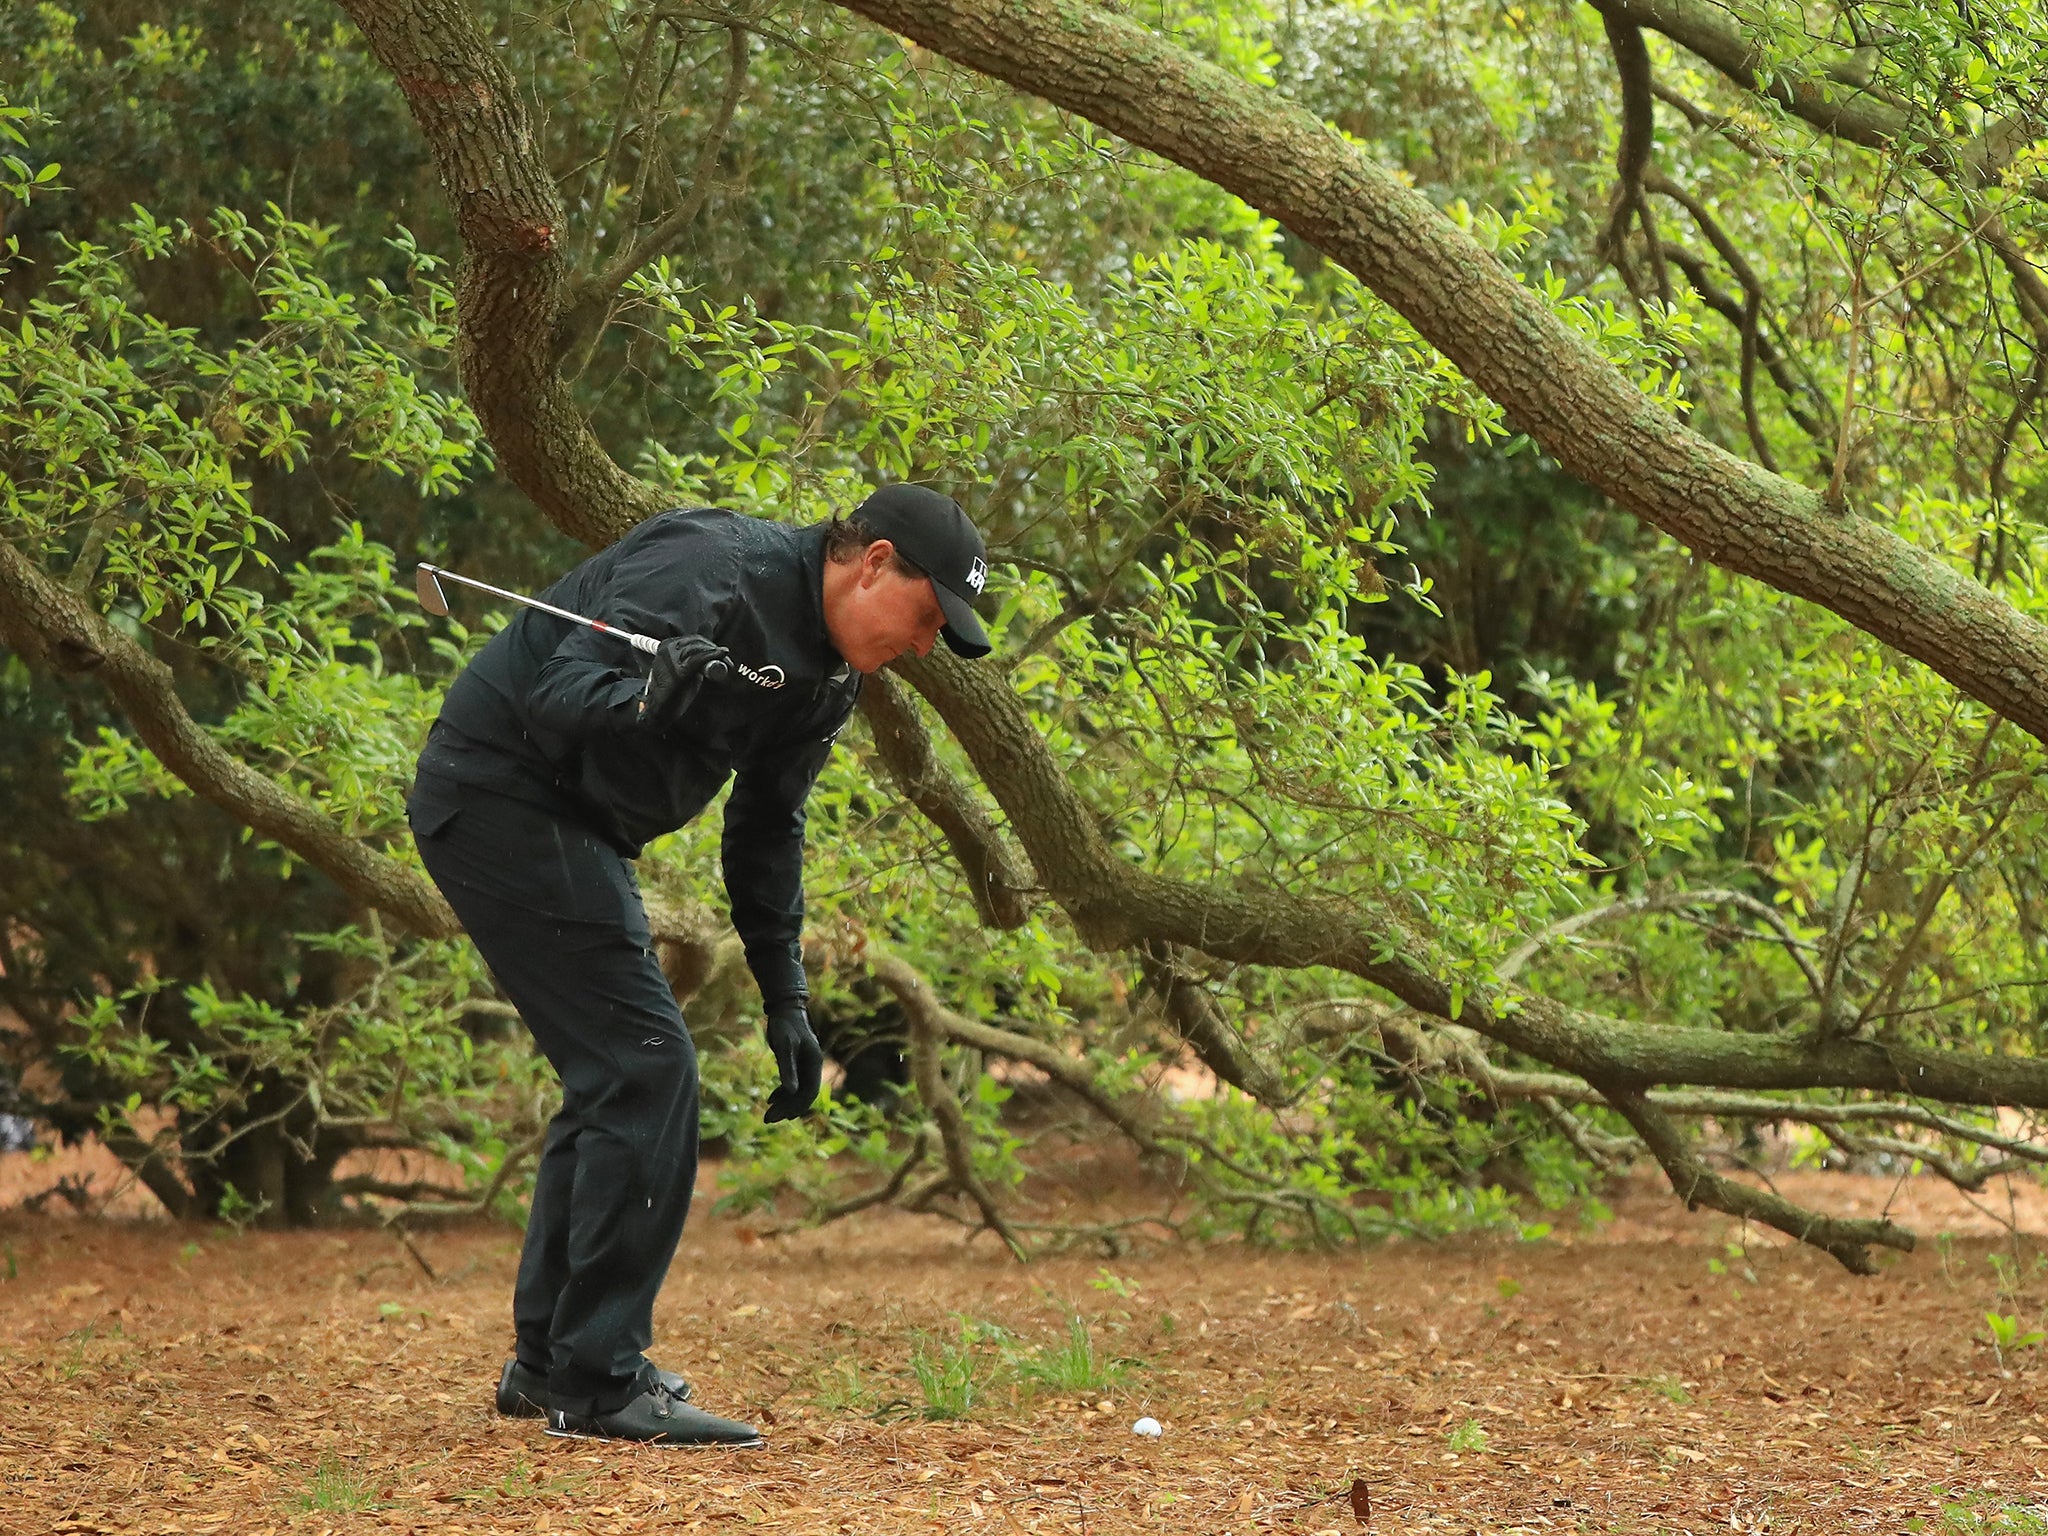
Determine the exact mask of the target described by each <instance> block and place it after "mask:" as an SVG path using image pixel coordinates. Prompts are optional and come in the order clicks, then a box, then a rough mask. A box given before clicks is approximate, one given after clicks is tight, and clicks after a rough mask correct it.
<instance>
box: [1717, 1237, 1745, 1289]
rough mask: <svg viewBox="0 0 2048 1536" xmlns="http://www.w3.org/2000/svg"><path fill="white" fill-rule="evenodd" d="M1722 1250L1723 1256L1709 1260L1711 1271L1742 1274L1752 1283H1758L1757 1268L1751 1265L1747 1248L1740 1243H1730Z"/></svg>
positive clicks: (1720, 1273) (1721, 1273)
mask: <svg viewBox="0 0 2048 1536" xmlns="http://www.w3.org/2000/svg"><path fill="white" fill-rule="evenodd" d="M1721 1252H1722V1255H1723V1257H1722V1258H1720V1259H1709V1260H1707V1269H1708V1271H1709V1272H1710V1273H1713V1274H1716V1275H1730V1274H1734V1275H1740V1276H1742V1278H1743V1279H1745V1280H1747V1281H1748V1282H1749V1283H1750V1284H1751V1285H1755V1284H1756V1270H1755V1269H1753V1268H1752V1267H1751V1266H1750V1262H1749V1250H1748V1249H1747V1248H1745V1247H1744V1246H1743V1245H1742V1244H1740V1243H1728V1244H1725V1245H1724V1246H1723V1247H1722V1249H1721ZM1724 1260H1725V1262H1724Z"/></svg>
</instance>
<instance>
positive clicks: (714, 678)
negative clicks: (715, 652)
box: [704, 656, 732, 684]
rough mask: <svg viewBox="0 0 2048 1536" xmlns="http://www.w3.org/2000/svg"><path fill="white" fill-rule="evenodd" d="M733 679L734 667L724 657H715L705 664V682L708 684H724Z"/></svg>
mask: <svg viewBox="0 0 2048 1536" xmlns="http://www.w3.org/2000/svg"><path fill="white" fill-rule="evenodd" d="M731 677H732V667H731V666H730V665H729V664H728V663H727V662H726V660H725V658H724V657H722V656H714V657H712V658H711V659H710V660H709V661H707V662H705V663H704V680H705V681H706V682H707V683H712V684H723V683H725V682H726V681H727V680H728V679H730V678H731Z"/></svg>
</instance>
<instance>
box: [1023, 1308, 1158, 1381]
mask: <svg viewBox="0 0 2048 1536" xmlns="http://www.w3.org/2000/svg"><path fill="white" fill-rule="evenodd" d="M1016 1370H1017V1375H1018V1377H1019V1378H1020V1379H1021V1380H1023V1381H1024V1382H1026V1383H1028V1384H1030V1385H1031V1386H1034V1387H1039V1388H1042V1389H1044V1390H1046V1391H1049V1392H1106V1391H1108V1390H1109V1389H1110V1388H1112V1387H1114V1386H1116V1385H1117V1384H1118V1383H1119V1382H1121V1381H1122V1380H1123V1378H1124V1377H1125V1376H1126V1375H1128V1374H1129V1372H1130V1366H1129V1365H1128V1363H1126V1362H1124V1361H1121V1360H1108V1359H1105V1358H1103V1356H1102V1354H1101V1353H1100V1352H1099V1351H1098V1350H1097V1349H1096V1346H1095V1335H1094V1334H1093V1333H1092V1332H1091V1331H1090V1329H1089V1327H1088V1320H1087V1319H1086V1318H1084V1317H1083V1316H1081V1314H1080V1313H1078V1312H1072V1313H1069V1314H1068V1315H1067V1330H1066V1333H1065V1335H1064V1336H1062V1337H1060V1338H1057V1339H1055V1340H1054V1341H1053V1342H1051V1343H1049V1344H1040V1345H1037V1346H1035V1347H1034V1348H1033V1349H1031V1350H1030V1351H1029V1352H1028V1353H1025V1354H1022V1355H1019V1356H1018V1357H1017V1360H1016Z"/></svg>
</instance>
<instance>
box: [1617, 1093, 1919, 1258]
mask: <svg viewBox="0 0 2048 1536" xmlns="http://www.w3.org/2000/svg"><path fill="white" fill-rule="evenodd" d="M1595 1086H1597V1087H1600V1089H1601V1092H1603V1093H1604V1094H1606V1096H1607V1102H1608V1103H1610V1104H1612V1105H1613V1106H1614V1108H1615V1109H1616V1110H1618V1111H1619V1112H1620V1114H1621V1116H1622V1118H1623V1119H1625V1120H1627V1121H1628V1123H1629V1124H1630V1125H1631V1126H1633V1127H1634V1128H1635V1133H1636V1134H1637V1135H1638V1136H1640V1137H1642V1138H1643V1143H1644V1145H1646V1146H1647V1147H1649V1149H1650V1152H1651V1154H1652V1155H1653V1156H1654V1157H1655V1158H1656V1159H1657V1162H1658V1164H1659V1165H1660V1166H1661V1167H1662V1168H1663V1170H1664V1175H1665V1177H1666V1178H1668V1179H1669V1180H1670V1181H1671V1187H1672V1189H1673V1190H1674V1191H1676V1193H1677V1195H1678V1198H1679V1199H1681V1200H1683V1201H1684V1202H1685V1204H1686V1208H1687V1209H1688V1210H1697V1209H1698V1208H1699V1207H1700V1206H1703V1205H1704V1206H1708V1207H1710V1208H1712V1209H1713V1210H1717V1211H1725V1212H1726V1213H1727V1214H1728V1215H1730V1216H1736V1217H1740V1218H1741V1219H1742V1220H1744V1221H1760V1222H1762V1223H1763V1224H1764V1225H1765V1226H1767V1227H1776V1228H1777V1229H1778V1230H1779V1231H1780V1232H1784V1233H1787V1234H1788V1235H1790V1236H1792V1237H1796V1238H1798V1239H1799V1241H1801V1242H1802V1243H1811V1244H1812V1245H1813V1246H1814V1247H1816V1248H1819V1249H1822V1250H1823V1251H1825V1252H1827V1253H1831V1254H1833V1255H1834V1256H1835V1258H1836V1259H1837V1260H1839V1261H1840V1262H1841V1264H1842V1267H1843V1268H1845V1269H1847V1270H1850V1271H1851V1272H1853V1273H1855V1274H1859V1275H1872V1274H1876V1273H1877V1264H1876V1261H1875V1260H1873V1259H1872V1258H1871V1256H1870V1248H1871V1245H1872V1244H1873V1243H1875V1244H1880V1245H1882V1246H1884V1247H1886V1248H1896V1249H1899V1250H1900V1251H1901V1252H1904V1253H1911V1252H1912V1251H1913V1246H1914V1241H1915V1239H1914V1237H1913V1234H1912V1233H1911V1232H1908V1231H1907V1230H1906V1229H1905V1228H1904V1227H1900V1226H1895V1225H1893V1224H1892V1223H1891V1222H1889V1221H1885V1220H1882V1219H1880V1220H1876V1221H1860V1220H1851V1219H1845V1218H1842V1217H1838V1216H1823V1215H1820V1214H1819V1213H1818V1212H1815V1211H1809V1210H1807V1209H1806V1208H1805V1207H1803V1206H1798V1205H1794V1204H1793V1203H1792V1202H1791V1201H1789V1200H1787V1199H1785V1198H1784V1197H1783V1196H1781V1195H1778V1194H1775V1193H1773V1192H1772V1191H1770V1190H1767V1189H1758V1188H1756V1187H1755V1186H1754V1185H1751V1184H1742V1183H1738V1182H1737V1181H1736V1180H1734V1179H1724V1178H1723V1177H1721V1175H1720V1174H1718V1173H1715V1172H1714V1171H1713V1170H1712V1169H1711V1168H1709V1167H1708V1166H1707V1165H1706V1164H1705V1163H1703V1162H1701V1161H1700V1160H1699V1158H1698V1157H1696V1156H1695V1155H1694V1154H1693V1151H1692V1149H1691V1148H1690V1147H1689V1146H1687V1145H1686V1141H1685V1137H1684V1135H1683V1133H1681V1132H1680V1131H1679V1129H1678V1127H1677V1126H1676V1125H1675V1124H1673V1123H1672V1121H1671V1119H1670V1117H1669V1116H1667V1115H1666V1114H1664V1112H1663V1111H1662V1110H1660V1109H1658V1108H1657V1107H1656V1106H1655V1105H1653V1104H1651V1103H1650V1102H1649V1101H1648V1100H1647V1099H1645V1098H1644V1096H1643V1095H1642V1094H1640V1093H1638V1092H1636V1091H1635V1090H1634V1089H1630V1088H1622V1087H1611V1086H1605V1085H1599V1084H1596V1085H1595Z"/></svg>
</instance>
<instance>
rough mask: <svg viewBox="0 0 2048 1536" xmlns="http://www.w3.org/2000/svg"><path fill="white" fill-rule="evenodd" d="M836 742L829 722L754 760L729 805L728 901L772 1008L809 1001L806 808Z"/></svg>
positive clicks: (735, 787) (726, 850)
mask: <svg viewBox="0 0 2048 1536" xmlns="http://www.w3.org/2000/svg"><path fill="white" fill-rule="evenodd" d="M844 719H845V717H844V716H843V715H841V716H840V717H839V722H843V721H844ZM838 734H839V731H838V723H836V722H833V721H826V722H825V723H824V724H823V725H819V726H814V727H813V728H812V729H811V730H809V731H807V732H805V733H803V735H802V736H800V737H799V738H798V739H796V740H794V741H791V740H788V739H785V740H784V741H783V742H781V743H779V744H778V745H777V746H776V747H775V748H774V749H773V750H772V751H768V752H763V753H760V754H758V755H757V756H756V757H754V758H750V759H749V760H748V761H746V762H744V763H742V764H741V765H740V769H739V773H738V774H737V776H736V777H735V778H734V780H733V786H732V795H731V797H730V798H728V799H727V801H726V804H725V838H724V845H723V848H722V851H721V855H720V858H721V862H722V863H723V864H724V866H725V894H726V899H727V901H729V902H730V903H731V905H732V925H733V927H734V928H735V929H737V930H738V931H739V936H740V942H741V943H743V944H744V945H745V946H746V950H747V969H748V970H750V971H752V972H753V973H754V980H755V981H756V982H757V983H758V984H759V986H760V988H761V1002H762V1005H763V1006H764V1007H767V1008H774V1007H775V1006H776V1005H778V1004H780V1003H786V1002H791V1001H802V1000H804V999H805V998H807V997H808V996H809V995H810V987H809V984H808V983H807V982H806V981H805V980H804V952H803V933H804V802H805V801H806V800H808V799H809V798H810V793H811V787H812V786H813V785H814V784H816V783H817V782H818V774H819V773H820V772H821V771H822V770H823V769H824V766H825V760H826V759H827V758H828V757H830V756H831V755H832V743H833V741H834V740H835V739H836V738H837V736H838Z"/></svg>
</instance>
